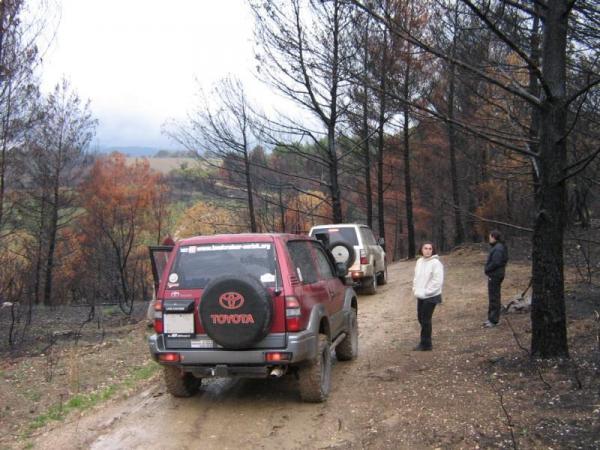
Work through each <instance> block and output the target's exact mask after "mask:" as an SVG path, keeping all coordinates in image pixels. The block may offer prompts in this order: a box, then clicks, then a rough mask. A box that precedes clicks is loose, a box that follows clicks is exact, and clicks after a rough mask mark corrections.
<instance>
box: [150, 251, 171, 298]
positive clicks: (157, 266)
mask: <svg viewBox="0 0 600 450" xmlns="http://www.w3.org/2000/svg"><path fill="white" fill-rule="evenodd" d="M148 250H149V251H150V262H151V263H152V276H153V277H154V292H158V286H159V285H160V277H161V276H162V274H163V271H164V269H165V266H166V265H167V262H168V261H169V255H170V254H171V251H172V250H173V246H172V245H155V246H150V247H148Z"/></svg>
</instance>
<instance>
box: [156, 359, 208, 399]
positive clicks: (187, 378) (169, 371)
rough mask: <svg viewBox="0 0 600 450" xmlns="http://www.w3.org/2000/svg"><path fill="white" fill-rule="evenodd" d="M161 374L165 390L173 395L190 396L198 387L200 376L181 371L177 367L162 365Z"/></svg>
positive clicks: (200, 381)
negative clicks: (165, 386)
mask: <svg viewBox="0 0 600 450" xmlns="http://www.w3.org/2000/svg"><path fill="white" fill-rule="evenodd" d="M163 376H164V379H165V384H166V385H167V391H168V392H169V394H171V395H172V396H173V397H191V396H192V395H194V394H195V393H196V392H198V388H200V384H201V383H202V379H201V378H196V377H195V376H194V375H192V374H191V373H189V372H184V371H182V370H181V369H180V368H179V367H175V366H163Z"/></svg>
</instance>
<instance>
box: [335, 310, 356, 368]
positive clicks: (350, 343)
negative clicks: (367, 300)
mask: <svg viewBox="0 0 600 450" xmlns="http://www.w3.org/2000/svg"><path fill="white" fill-rule="evenodd" d="M351 315H352V316H351V317H350V329H348V330H347V334H346V337H345V338H344V340H343V341H342V342H340V343H339V344H338V346H337V347H336V348H335V356H337V359H339V360H340V361H350V360H352V359H355V358H356V356H357V355H358V317H357V314H356V309H354V308H352V312H351Z"/></svg>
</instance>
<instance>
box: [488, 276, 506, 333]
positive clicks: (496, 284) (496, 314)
mask: <svg viewBox="0 0 600 450" xmlns="http://www.w3.org/2000/svg"><path fill="white" fill-rule="evenodd" d="M502 280H504V278H494V277H488V298H489V301H490V303H489V307H488V320H489V321H490V322H492V323H498V321H499V320H500V308H501V305H502V304H501V303H500V292H501V289H502Z"/></svg>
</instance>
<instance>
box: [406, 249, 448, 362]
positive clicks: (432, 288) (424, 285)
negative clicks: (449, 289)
mask: <svg viewBox="0 0 600 450" xmlns="http://www.w3.org/2000/svg"><path fill="white" fill-rule="evenodd" d="M419 253H420V254H421V255H422V256H421V258H419V259H418V260H417V264H416V266H415V277H414V279H413V295H414V296H415V298H416V299H417V316H418V319H419V324H420V325H421V341H420V342H419V345H417V346H416V347H415V348H414V349H413V350H416V351H427V350H431V349H432V344H431V318H432V317H433V310H434V309H435V307H436V305H438V304H439V303H441V302H442V285H443V284H444V266H443V265H442V262H441V261H440V260H439V258H438V255H437V254H436V253H437V252H436V251H435V248H434V246H433V244H432V243H431V242H425V243H424V244H422V245H421V249H420V251H419Z"/></svg>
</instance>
